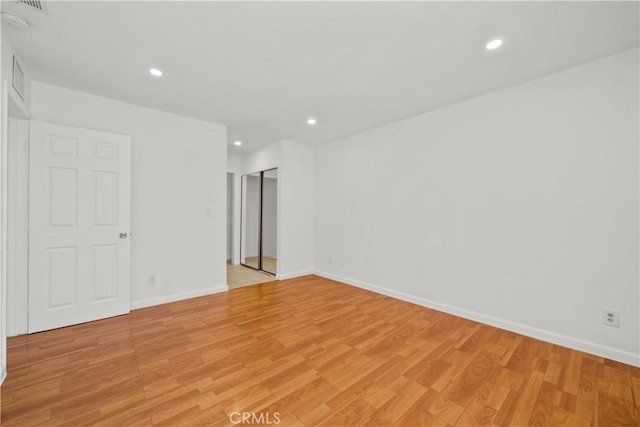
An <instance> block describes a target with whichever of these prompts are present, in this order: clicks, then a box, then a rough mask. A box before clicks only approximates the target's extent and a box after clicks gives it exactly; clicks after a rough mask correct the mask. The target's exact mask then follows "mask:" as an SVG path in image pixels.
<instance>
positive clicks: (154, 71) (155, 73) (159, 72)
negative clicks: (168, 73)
mask: <svg viewBox="0 0 640 427" xmlns="http://www.w3.org/2000/svg"><path fill="white" fill-rule="evenodd" d="M149 74H151V75H152V76H154V77H162V70H159V69H158V68H149Z"/></svg>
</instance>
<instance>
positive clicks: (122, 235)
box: [120, 233, 128, 239]
mask: <svg viewBox="0 0 640 427" xmlns="http://www.w3.org/2000/svg"><path fill="white" fill-rule="evenodd" d="M127 236H128V234H127V233H120V238H121V239H126V238H127Z"/></svg>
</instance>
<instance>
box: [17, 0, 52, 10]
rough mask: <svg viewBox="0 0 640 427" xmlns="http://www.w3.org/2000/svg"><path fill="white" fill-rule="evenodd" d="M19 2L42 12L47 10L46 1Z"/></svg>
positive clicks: (27, 0)
mask: <svg viewBox="0 0 640 427" xmlns="http://www.w3.org/2000/svg"><path fill="white" fill-rule="evenodd" d="M17 3H18V4H21V5H23V6H27V7H30V8H32V9H35V10H39V11H40V12H46V9H45V6H44V2H43V1H40V0H17Z"/></svg>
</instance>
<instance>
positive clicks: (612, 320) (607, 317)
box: [602, 309, 620, 328]
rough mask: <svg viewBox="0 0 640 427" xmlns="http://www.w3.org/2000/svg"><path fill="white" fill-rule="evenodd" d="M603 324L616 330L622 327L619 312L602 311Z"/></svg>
mask: <svg viewBox="0 0 640 427" xmlns="http://www.w3.org/2000/svg"><path fill="white" fill-rule="evenodd" d="M602 323H603V324H605V325H607V326H611V327H614V328H619V327H620V313H618V312H617V311H612V310H607V309H604V310H602Z"/></svg>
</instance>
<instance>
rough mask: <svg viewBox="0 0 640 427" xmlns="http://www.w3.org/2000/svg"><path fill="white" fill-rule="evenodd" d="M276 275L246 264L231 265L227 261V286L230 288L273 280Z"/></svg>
mask: <svg viewBox="0 0 640 427" xmlns="http://www.w3.org/2000/svg"><path fill="white" fill-rule="evenodd" d="M274 280H276V279H275V277H274V276H272V275H270V274H267V273H263V272H262V271H257V270H254V269H252V268H249V267H245V266H244V265H231V264H230V263H228V262H227V286H228V287H229V288H230V289H235V288H240V287H242V286H251V285H255V284H257V283H266V282H273V281H274Z"/></svg>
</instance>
